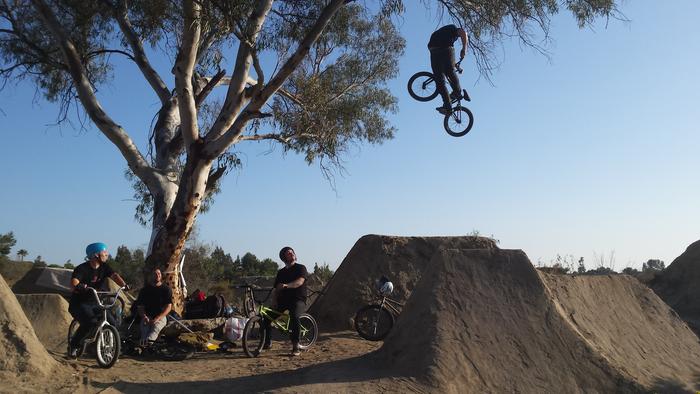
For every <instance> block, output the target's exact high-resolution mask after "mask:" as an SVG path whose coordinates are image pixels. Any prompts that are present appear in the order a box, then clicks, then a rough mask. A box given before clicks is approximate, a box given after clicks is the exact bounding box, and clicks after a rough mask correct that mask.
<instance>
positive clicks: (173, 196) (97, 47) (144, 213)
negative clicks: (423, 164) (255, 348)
mask: <svg viewBox="0 0 700 394" xmlns="http://www.w3.org/2000/svg"><path fill="white" fill-rule="evenodd" d="M409 4H410V6H412V7H429V8H433V9H435V10H436V11H437V12H441V13H443V15H444V16H445V17H447V18H449V19H453V20H455V21H456V22H457V23H459V24H460V25H462V26H464V27H465V29H466V30H467V31H468V33H469V35H470V43H471V45H472V48H473V50H474V53H475V57H476V63H477V65H478V66H479V69H480V70H481V72H482V73H484V74H485V75H487V76H488V75H489V73H490V72H491V70H492V69H493V66H492V65H493V60H494V59H495V58H496V57H495V56H494V48H497V47H498V45H499V43H500V42H501V41H503V40H504V39H507V38H509V37H512V36H515V37H517V38H519V39H520V40H522V41H523V42H524V43H525V44H527V45H531V46H534V47H536V48H540V45H539V43H538V42H537V41H534V40H533V37H535V36H537V35H538V34H533V32H534V33H543V35H544V37H546V36H547V34H548V29H549V18H550V16H551V15H553V14H555V13H557V12H558V11H559V8H560V7H563V8H567V9H569V10H570V11H572V12H573V14H574V15H575V17H576V19H577V20H578V22H579V24H580V25H582V26H583V25H585V24H586V23H588V22H591V21H592V20H593V19H594V18H596V17H598V16H604V17H606V16H611V15H614V13H615V12H616V9H615V3H614V1H613V0H563V1H561V0H560V1H556V0H518V1H515V0H470V1H467V0H435V1H429V0H422V1H421V2H416V3H415V4H414V3H409V2H404V1H402V0H380V1H376V2H373V1H366V2H364V1H351V0H276V1H274V0H237V1H230V0H179V1H176V0H0V58H1V59H2V60H1V61H2V63H1V65H0V67H2V68H1V69H0V76H1V77H2V79H3V82H4V83H6V82H8V81H18V80H28V81H30V82H31V83H33V84H34V85H35V86H36V87H37V89H38V91H39V92H41V93H42V94H43V95H44V97H45V98H46V99H47V100H48V101H50V102H55V103H57V104H58V108H59V119H60V120H65V119H67V118H68V113H69V112H68V111H69V109H70V108H71V107H72V106H77V107H78V108H80V109H81V110H82V111H83V112H82V113H83V114H84V115H85V116H86V119H89V121H90V122H92V123H93V124H94V126H95V127H96V128H97V129H99V131H100V132H102V133H103V134H104V135H105V136H106V137H107V138H108V139H109V141H110V142H111V143H112V144H114V146H115V147H116V148H117V149H118V150H119V152H120V153H121V155H122V156H123V157H124V159H125V161H126V164H127V167H128V169H127V175H128V177H129V178H130V179H131V180H132V181H133V185H134V190H135V193H136V196H137V198H138V200H139V201H140V204H139V205H138V207H137V208H136V218H137V220H139V221H140V222H141V223H143V224H147V225H150V227H151V229H152V235H151V242H150V244H149V250H148V258H147V260H146V265H147V266H155V265H159V266H161V267H163V268H164V271H166V272H168V273H169V274H168V275H166V279H167V281H168V283H169V284H170V285H171V286H172V287H173V290H174V295H175V296H176V297H175V298H176V309H179V306H180V298H181V297H179V295H180V289H179V287H178V286H177V282H176V276H175V275H172V273H173V272H174V271H175V268H176V267H177V265H178V262H179V259H180V255H181V252H182V250H183V247H184V245H185V241H186V240H187V237H188V234H189V232H190V231H191V229H192V226H193V224H194V222H195V218H196V217H197V215H198V214H199V213H200V212H202V211H204V210H206V209H207V207H208V206H209V204H211V202H212V196H213V195H214V194H215V193H216V192H217V191H218V183H219V181H220V180H221V178H222V177H223V176H224V175H225V174H226V173H228V172H229V171H231V169H233V168H236V167H237V166H239V165H240V160H239V159H238V157H237V156H236V154H235V152H236V150H234V147H237V146H239V144H241V143H244V142H246V141H269V142H272V143H277V144H279V145H281V146H282V147H283V150H284V151H291V152H295V153H299V154H302V155H304V157H305V159H306V160H307V161H308V162H309V163H320V165H321V167H322V168H323V169H332V168H333V167H334V166H336V165H339V159H340V157H341V155H342V154H343V152H344V151H345V150H346V148H347V147H348V146H349V145H350V144H354V143H371V144H375V143H381V142H383V141H385V140H387V139H391V138H392V137H393V135H394V132H395V130H394V128H393V127H392V126H391V124H389V123H388V121H387V119H386V115H387V114H388V113H393V112H396V111H397V109H398V108H397V100H396V98H395V97H394V95H393V94H392V92H390V91H389V90H388V88H387V85H386V83H387V81H388V80H390V79H392V78H394V77H395V76H396V74H397V68H398V59H399V58H400V56H401V55H402V53H403V49H404V40H403V38H402V37H401V36H400V34H399V33H398V29H397V27H396V21H397V20H400V18H397V15H400V14H401V13H402V12H404V10H405V7H406V6H407V5H409ZM531 29H532V31H531ZM117 56H122V57H124V58H125V59H127V60H128V61H130V62H132V63H133V64H134V65H135V66H136V67H137V68H138V70H139V71H140V73H141V74H142V75H143V79H144V85H146V86H147V88H146V89H149V90H151V91H152V93H153V95H154V96H155V97H156V98H157V100H158V103H159V108H158V110H157V111H156V112H155V114H154V119H155V121H154V122H153V123H152V125H150V126H149V125H144V127H145V128H147V129H148V130H149V133H150V139H149V143H148V146H147V147H145V149H139V147H138V146H137V145H136V143H135V142H134V140H133V139H132V137H131V136H132V135H133V133H134V130H127V129H125V128H124V127H123V126H121V125H120V123H119V119H115V118H114V117H113V116H112V115H111V114H110V113H109V112H108V111H106V110H105V109H104V107H103V106H102V105H101V103H100V99H99V95H98V94H97V93H96V89H97V88H98V87H99V86H101V85H103V84H105V83H108V82H109V81H110V80H111V77H112V76H113V75H114V73H121V72H125V71H123V70H121V69H117V67H119V65H120V64H122V62H116V61H115V59H116V57H117ZM155 56H158V57H159V59H163V58H165V59H168V60H169V64H170V65H171V66H172V67H170V68H169V69H168V70H166V71H167V73H170V74H172V75H168V76H167V78H166V76H165V75H164V74H165V73H164V72H163V70H158V68H157V67H155V66H154V64H155V63H154V57H155ZM167 81H174V82H173V83H170V84H169V83H168V82H167ZM2 86H4V84H3V85H2ZM119 88H120V89H121V88H127V87H122V86H120V87H119ZM215 91H216V93H214V94H212V93H213V92H215ZM138 93H141V91H139V92H138ZM134 94H137V93H134ZM134 109H135V110H138V111H147V110H149V109H148V108H134Z"/></svg>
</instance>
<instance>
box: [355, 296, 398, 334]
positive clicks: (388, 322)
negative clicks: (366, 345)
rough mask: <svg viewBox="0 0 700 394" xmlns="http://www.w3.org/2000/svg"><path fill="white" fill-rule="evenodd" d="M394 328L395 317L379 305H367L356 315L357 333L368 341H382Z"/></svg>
mask: <svg viewBox="0 0 700 394" xmlns="http://www.w3.org/2000/svg"><path fill="white" fill-rule="evenodd" d="M393 326H394V315H392V314H391V313H389V311H388V310H386V309H384V308H382V307H381V306H379V305H365V306H363V307H362V308H360V309H359V310H358V311H357V313H356V314H355V331H357V333H358V334H360V336H361V337H362V338H364V339H366V340H368V341H381V340H382V339H384V338H386V336H387V335H389V331H391V328H392V327H393Z"/></svg>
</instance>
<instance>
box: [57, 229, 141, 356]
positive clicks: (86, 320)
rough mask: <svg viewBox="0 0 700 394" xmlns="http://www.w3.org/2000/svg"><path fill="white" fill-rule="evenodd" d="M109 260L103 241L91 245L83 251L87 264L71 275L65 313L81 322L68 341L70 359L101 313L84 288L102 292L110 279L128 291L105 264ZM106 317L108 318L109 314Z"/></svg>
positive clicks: (89, 293) (123, 283)
mask: <svg viewBox="0 0 700 394" xmlns="http://www.w3.org/2000/svg"><path fill="white" fill-rule="evenodd" d="M108 258H109V252H107V245H106V244H104V243H102V242H96V243H92V244H90V245H88V246H87V248H85V260H86V261H85V262H84V263H82V264H80V265H78V266H77V267H75V269H74V270H73V275H71V280H70V284H71V287H72V288H73V293H72V294H71V297H70V302H69V304H68V312H70V314H71V316H73V318H74V319H76V320H78V322H80V327H78V330H77V331H76V332H75V335H74V336H73V338H72V339H71V343H70V349H71V350H70V354H69V355H70V356H71V357H77V356H78V352H79V350H80V347H81V342H82V340H83V339H84V338H85V336H86V335H87V334H88V333H89V332H90V330H91V329H92V328H93V326H94V325H95V323H97V319H99V315H100V313H101V310H100V307H99V305H98V304H97V301H96V300H95V298H94V296H93V294H92V293H91V292H88V290H87V288H88V287H92V288H93V289H95V290H102V289H103V288H104V286H105V280H106V279H107V278H112V280H114V281H115V282H116V283H117V284H118V285H119V286H122V287H127V289H128V286H127V285H126V283H125V282H124V279H122V277H121V276H119V274H118V273H116V272H114V271H113V270H112V268H111V267H110V266H109V264H107V259H108ZM107 315H108V316H109V314H107Z"/></svg>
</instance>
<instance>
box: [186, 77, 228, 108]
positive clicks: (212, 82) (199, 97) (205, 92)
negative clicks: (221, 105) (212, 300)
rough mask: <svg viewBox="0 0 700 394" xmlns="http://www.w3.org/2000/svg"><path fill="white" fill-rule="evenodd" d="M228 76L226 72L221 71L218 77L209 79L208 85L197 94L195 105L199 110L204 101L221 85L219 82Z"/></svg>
mask: <svg viewBox="0 0 700 394" xmlns="http://www.w3.org/2000/svg"><path fill="white" fill-rule="evenodd" d="M225 75H226V70H221V71H219V72H218V73H216V75H214V76H213V77H211V78H209V80H208V81H207V84H206V85H204V87H203V88H202V90H201V91H200V92H199V93H198V94H197V97H196V98H195V99H194V102H195V105H196V106H197V108H199V106H200V105H201V104H202V102H204V100H205V99H206V98H207V96H209V93H211V91H212V90H214V88H215V87H216V86H217V85H219V82H220V81H221V79H222V78H223V77H224V76H225Z"/></svg>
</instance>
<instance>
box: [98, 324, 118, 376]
mask: <svg viewBox="0 0 700 394" xmlns="http://www.w3.org/2000/svg"><path fill="white" fill-rule="evenodd" d="M96 350H97V364H98V365H99V366H100V367H102V368H111V367H112V366H113V365H114V363H116V362H117V359H119V351H120V350H121V341H120V340H119V332H117V329H116V328H114V327H112V326H111V325H105V326H104V327H102V328H100V329H99V332H98V333H97V346H96Z"/></svg>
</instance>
